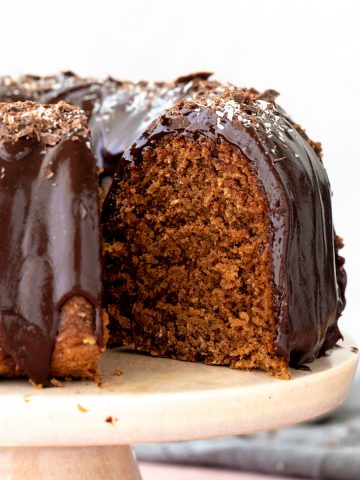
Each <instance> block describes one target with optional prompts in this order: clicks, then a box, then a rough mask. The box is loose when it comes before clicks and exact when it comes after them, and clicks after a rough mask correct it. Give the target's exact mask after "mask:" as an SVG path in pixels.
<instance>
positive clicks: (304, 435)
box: [135, 378, 360, 480]
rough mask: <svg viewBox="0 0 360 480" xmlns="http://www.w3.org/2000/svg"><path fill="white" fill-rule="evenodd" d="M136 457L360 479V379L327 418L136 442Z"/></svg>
mask: <svg viewBox="0 0 360 480" xmlns="http://www.w3.org/2000/svg"><path fill="white" fill-rule="evenodd" d="M135 450H136V454H137V456H138V458H139V459H140V460H144V461H150V462H151V461H154V462H166V463H177V464H186V465H202V466H210V467H218V468H219V467H220V468H228V469H234V470H246V471H256V472H262V473H268V474H277V475H287V476H294V477H300V478H312V479H322V480H360V378H358V379H357V381H356V383H355V384H354V386H353V388H352V391H351V394H350V396H349V398H348V400H347V401H346V402H345V404H344V405H343V406H342V407H340V408H339V409H338V410H336V411H335V412H334V413H333V414H332V415H331V416H328V417H326V418H324V419H322V420H319V421H317V422H313V423H304V424H301V425H297V426H294V427H289V428H286V429H283V430H278V431H273V432H264V433H258V434H254V435H248V436H239V437H226V438H220V439H214V440H201V441H194V442H178V443H175V442H174V443H166V444H150V445H138V446H136V447H135Z"/></svg>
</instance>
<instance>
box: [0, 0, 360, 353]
mask: <svg viewBox="0 0 360 480" xmlns="http://www.w3.org/2000/svg"><path fill="white" fill-rule="evenodd" d="M0 17H1V27H0V45H1V50H0V51H1V53H0V74H8V73H9V74H12V75H17V74H20V73H37V74H51V73H54V72H57V71H59V70H62V69H63V70H69V69H70V70H74V71H75V72H77V73H80V74H82V75H90V76H105V75H107V74H111V75H113V76H118V77H120V78H123V79H133V80H135V79H142V78H144V79H152V80H155V79H159V80H171V79H174V78H175V77H177V76H179V75H182V74H185V73H189V72H191V71H197V70H210V71H214V72H216V75H217V77H218V78H220V79H223V80H226V81H231V82H235V83H237V84H240V85H245V86H255V87H256V88H258V89H265V88H269V87H271V88H274V89H276V90H278V91H280V92H281V94H282V95H281V98H280V103H281V104H282V106H283V107H284V108H285V109H286V110H288V112H290V114H291V115H292V117H293V118H294V119H296V121H297V122H299V123H301V124H302V125H304V126H305V127H306V129H307V131H308V133H309V134H310V136H311V137H312V138H313V139H315V140H321V142H322V144H323V147H324V151H325V158H324V162H325V166H326V168H327V170H328V174H329V177H330V180H331V183H332V188H333V192H334V197H333V205H334V216H335V224H336V229H337V232H338V233H339V234H340V235H341V236H343V237H344V238H345V241H346V250H345V251H344V254H345V256H346V259H347V270H348V275H349V286H348V290H347V298H348V307H347V309H346V312H345V314H344V316H343V318H342V321H341V327H342V329H343V330H344V331H346V332H350V333H352V334H353V336H354V337H356V339H357V342H358V343H359V344H360V278H359V277H360V213H359V209H360V208H359V207H360V200H359V197H360V178H359V175H360V121H359V112H360V94H359V90H360V1H358V0H342V1H337V0H333V1H331V0H323V1H322V0H301V1H292V0H180V1H179V0H178V1H175V0H153V1H151V0H131V1H121V0H98V1H95V0H71V1H69V0H62V1H58V0H56V1H54V0H52V1H51V0H32V1H28V0H24V1H19V0H17V1H16V0H6V1H3V2H1V8H0Z"/></svg>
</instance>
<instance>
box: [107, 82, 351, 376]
mask: <svg viewBox="0 0 360 480" xmlns="http://www.w3.org/2000/svg"><path fill="white" fill-rule="evenodd" d="M274 97H275V92H273V91H267V92H265V93H264V94H259V93H258V92H256V91H255V90H248V89H238V88H235V87H223V86H219V87H218V88H215V89H212V90H208V91H206V92H204V93H203V94H199V95H196V96H194V97H193V98H192V99H191V100H187V101H186V100H182V101H180V102H178V103H177V104H176V105H174V106H173V107H172V108H170V109H169V110H167V111H165V112H164V113H163V114H161V116H160V117H159V119H157V120H156V121H155V122H154V123H153V124H152V125H151V126H150V128H148V129H146V130H145V132H144V133H143V134H141V135H140V136H139V137H138V138H137V139H136V141H135V142H134V143H133V145H132V146H131V147H130V148H129V149H128V150H127V151H126V152H125V154H124V156H123V158H122V159H121V161H120V165H119V168H118V170H117V173H116V175H115V178H114V182H113V183H112V186H111V188H110V192H109V194H108V196H107V198H106V200H105V203H104V206H103V212H102V225H103V235H104V238H105V259H104V282H105V289H104V292H105V294H104V305H105V308H106V310H107V312H108V314H109V317H110V331H111V336H112V341H113V342H115V343H118V344H122V345H127V346H128V347H130V348H133V349H137V350H141V351H145V352H149V353H151V354H153V355H159V356H168V357H173V358H178V359H182V360H191V361H196V360H200V361H204V362H205V363H208V364H220V365H230V366H231V367H233V368H242V369H251V368H259V369H263V370H266V371H268V372H270V373H271V374H274V375H277V376H280V377H283V378H286V377H288V376H289V370H288V366H289V364H290V365H298V364H299V363H302V362H309V361H312V360H314V359H315V358H316V357H317V356H318V355H319V354H320V353H321V352H322V351H324V350H325V349H327V348H329V347H332V346H333V345H334V344H335V343H336V342H337V340H338V339H339V338H340V337H341V335H340V332H339V329H338V326H337V319H338V317H339V315H340V313H341V311H342V309H343V306H344V284H345V273H344V270H343V268H342V265H340V264H341V260H340V259H339V258H337V253H336V248H337V247H336V244H335V239H334V230H333V224H332V214H331V198H330V187H329V181H328V178H327V175H326V172H325V169H324V167H323V164H322V162H321V159H320V157H319V150H320V148H319V145H317V144H314V143H313V142H311V141H309V139H308V138H307V137H306V135H305V134H304V132H303V131H302V130H301V129H299V127H297V126H296V125H295V124H294V123H293V122H292V121H291V120H290V119H289V118H287V116H286V115H285V114H284V112H283V111H282V110H281V109H280V108H279V107H278V106H277V105H276V103H275V101H274ZM314 147H315V150H314ZM336 262H337V264H338V265H340V267H339V269H338V271H337V269H336Z"/></svg>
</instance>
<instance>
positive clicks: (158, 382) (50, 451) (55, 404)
mask: <svg viewBox="0 0 360 480" xmlns="http://www.w3.org/2000/svg"><path fill="white" fill-rule="evenodd" d="M358 359H359V355H358V353H357V349H356V348H355V347H354V343H353V341H352V340H351V339H350V338H346V339H345V341H344V342H341V347H340V348H335V349H334V350H332V352H331V353H330V355H329V356H327V357H323V358H321V359H319V360H317V361H316V362H314V363H312V364H311V371H303V370H294V371H293V372H292V374H293V377H292V379H291V380H288V381H286V380H279V379H276V378H272V377H270V376H268V375H266V374H265V373H263V372H245V371H235V370H231V369H229V368H226V367H216V366H206V365H202V364H197V363H187V362H180V361H176V360H168V359H160V358H151V357H148V356H145V355H139V354H135V353H130V352H125V351H122V350H114V351H109V352H106V353H105V354H104V356H103V358H102V362H101V370H102V385H101V386H97V385H96V384H95V383H93V382H88V381H86V382H85V381H74V382H68V383H65V384H64V385H63V387H59V388H49V389H43V390H38V389H35V388H33V387H31V385H29V383H28V382H27V381H25V380H13V381H12V380H9V381H1V382H0V447H1V448H0V479H1V480H20V479H21V480H50V479H51V480H75V479H81V480H99V479H107V480H115V479H117V480H120V479H121V480H135V479H137V480H139V479H140V474H139V471H138V468H137V464H136V461H135V459H134V457H133V454H132V451H131V447H130V445H131V444H133V443H140V442H165V441H172V440H177V441H179V440H190V439H200V438H208V437H218V436H225V435H234V434H247V433H251V432H256V431H259V430H269V429H275V428H279V427H284V426H288V425H291V424H294V423H297V422H301V421H304V420H309V419H313V418H315V417H318V416H321V415H324V414H326V413H327V412H330V411H331V410H333V409H334V408H336V407H337V406H338V405H339V404H340V403H341V402H342V401H343V400H344V399H345V397H346V395H347V393H348V391H349V389H350V386H351V383H352V380H353V376H354V373H355V371H356V366H357V363H358Z"/></svg>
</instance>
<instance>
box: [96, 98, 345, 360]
mask: <svg viewBox="0 0 360 480" xmlns="http://www.w3.org/2000/svg"><path fill="white" fill-rule="evenodd" d="M226 95H227V96H226ZM262 98H264V97H261V96H260V95H256V94H255V92H254V91H246V92H245V93H244V92H241V91H236V90H233V91H232V92H230V94H229V93H227V94H226V93H221V90H220V93H219V94H218V96H217V95H216V93H215V94H210V95H209V101H208V102H204V101H202V99H200V101H198V100H199V99H196V98H195V100H194V101H189V102H180V103H179V104H178V105H176V106H175V107H174V108H173V109H171V110H169V111H167V112H165V113H164V114H163V115H162V116H161V117H160V118H159V119H158V120H157V121H155V122H154V123H153V124H152V126H151V127H150V128H149V129H148V130H147V131H145V133H143V134H142V135H140V136H139V137H138V138H137V140H136V141H135V143H134V144H133V145H132V146H131V148H130V149H128V150H127V151H126V152H125V154H124V156H123V158H122V161H121V163H120V166H119V169H118V171H117V173H116V175H115V179H114V182H113V184H112V187H111V189H110V192H109V194H108V196H107V198H106V200H105V203H104V207H103V216H102V223H103V226H104V234H105V238H106V235H107V229H106V223H107V220H108V219H109V218H110V216H111V214H112V212H113V210H114V208H115V199H116V195H117V191H118V189H119V188H121V185H120V183H121V180H122V178H124V177H125V176H126V175H127V172H129V169H131V167H132V165H134V164H136V163H137V162H141V160H142V152H143V150H144V148H147V147H149V146H152V145H155V144H156V142H158V141H159V140H160V139H162V138H163V137H165V136H166V135H176V136H185V137H190V138H192V139H195V140H196V138H199V136H205V137H210V138H211V139H213V140H214V141H215V142H216V141H217V140H218V139H219V138H221V139H224V140H225V141H227V142H230V143H231V144H233V145H235V146H236V147H237V148H239V150H240V151H241V153H242V154H243V155H245V156H246V157H247V159H248V161H249V162H250V164H251V165H252V167H253V168H254V170H255V172H256V174H257V177H258V179H259V181H260V183H261V184H262V187H263V189H264V192H265V195H266V197H267V200H268V203H269V214H270V220H271V224H272V229H271V230H272V231H271V232H270V237H269V241H270V244H271V247H272V276H273V284H274V294H273V300H274V308H275V311H274V314H275V318H276V319H277V339H276V349H277V353H278V354H279V355H281V356H283V357H285V358H286V359H287V360H289V361H290V363H291V364H292V365H296V364H300V363H304V362H308V361H312V360H314V359H315V358H316V357H317V356H318V355H319V354H320V353H321V352H322V351H323V350H324V348H330V347H332V346H333V345H334V344H335V343H336V342H337V340H338V339H339V338H340V337H341V334H340V332H339V329H338V327H337V319H338V317H339V316H340V314H341V311H342V310H343V307H344V297H343V289H344V288H343V287H344V282H345V283H346V277H345V272H344V270H343V269H342V266H339V264H338V265H337V266H338V271H337V269H336V262H337V263H338V262H339V257H337V253H336V249H335V241H334V229H333V224H332V212H331V198H330V186H329V181H328V177H327V174H326V171H325V169H324V167H323V165H322V162H321V161H320V159H319V158H318V156H317V155H316V153H315V151H314V150H313V148H312V147H311V146H310V144H309V142H308V141H307V140H306V138H305V136H303V135H302V134H301V133H299V132H298V131H297V129H296V128H295V127H294V125H293V123H292V122H291V121H290V120H289V119H288V118H287V117H286V115H284V113H283V112H282V110H281V109H279V108H277V106H276V105H275V104H274V102H273V100H271V99H267V100H264V99H262ZM229 100H230V103H229ZM268 100H270V101H268ZM337 276H338V279H337ZM338 281H339V283H338Z"/></svg>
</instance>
